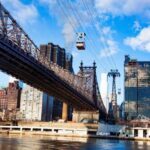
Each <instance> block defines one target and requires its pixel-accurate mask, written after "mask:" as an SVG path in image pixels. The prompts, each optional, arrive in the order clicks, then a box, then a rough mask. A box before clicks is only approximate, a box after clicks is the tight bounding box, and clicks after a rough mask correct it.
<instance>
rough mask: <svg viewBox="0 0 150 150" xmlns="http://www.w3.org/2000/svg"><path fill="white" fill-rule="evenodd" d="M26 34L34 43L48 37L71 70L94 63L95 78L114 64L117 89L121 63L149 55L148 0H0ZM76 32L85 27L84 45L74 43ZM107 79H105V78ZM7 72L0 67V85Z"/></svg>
mask: <svg viewBox="0 0 150 150" xmlns="http://www.w3.org/2000/svg"><path fill="white" fill-rule="evenodd" d="M1 2H2V3H3V5H4V6H5V7H6V8H7V9H8V10H9V11H10V12H11V14H12V16H13V17H14V18H15V19H16V20H17V21H18V22H19V24H20V25H21V26H22V27H23V29H24V30H25V31H26V32H27V33H28V35H29V36H30V37H31V39H32V40H33V41H34V42H35V43H36V44H37V45H38V46H39V45H40V44H44V43H45V44H46V43H48V42H53V43H54V44H59V45H60V46H61V47H64V48H66V50H67V51H68V52H70V53H72V54H73V56H74V62H73V65H74V70H75V72H77V71H78V67H79V64H80V62H81V60H83V62H84V64H85V65H92V63H93V61H94V60H95V61H96V63H97V77H98V80H99V83H100V74H101V73H102V72H106V73H107V72H108V71H109V70H110V69H116V68H117V69H118V70H119V71H120V73H121V77H120V78H118V80H117V85H118V87H117V88H121V89H122V95H121V96H120V97H119V100H118V101H119V103H120V102H121V101H122V100H123V62H124V55H126V54H129V55H130V56H131V57H132V58H137V59H138V60H150V21H149V20H150V0H80V1H79V0H1ZM76 32H85V33H86V35H87V37H86V50H85V51H78V50H77V49H76V47H75V42H76ZM110 81H111V80H110V79H109V82H110ZM7 82H8V76H7V75H6V74H3V73H1V72H0V86H6V85H7Z"/></svg>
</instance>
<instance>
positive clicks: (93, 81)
mask: <svg viewBox="0 0 150 150" xmlns="http://www.w3.org/2000/svg"><path fill="white" fill-rule="evenodd" d="M79 68H80V70H79V72H78V75H79V76H81V77H83V78H87V79H86V82H85V83H84V84H86V88H87V89H88V91H89V92H90V93H91V100H92V101H94V105H95V107H97V106H98V104H99V102H100V101H99V100H98V96H97V93H98V90H97V89H98V85H97V76H96V68H97V67H96V63H95V62H94V63H93V66H83V62H82V61H81V64H80V67H79ZM84 84H82V86H84ZM98 94H100V93H98ZM85 118H86V119H89V120H99V111H98V109H97V110H90V111H89V110H86V109H85V110H80V108H79V109H77V108H76V109H74V111H73V121H74V122H80V121H82V120H84V119H85Z"/></svg>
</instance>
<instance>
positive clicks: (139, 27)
mask: <svg viewBox="0 0 150 150" xmlns="http://www.w3.org/2000/svg"><path fill="white" fill-rule="evenodd" d="M133 29H134V30H135V31H136V32H137V31H139V30H140V29H141V25H140V23H139V22H138V21H134V24H133Z"/></svg>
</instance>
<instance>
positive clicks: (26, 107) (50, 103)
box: [20, 43, 73, 121]
mask: <svg viewBox="0 0 150 150" xmlns="http://www.w3.org/2000/svg"><path fill="white" fill-rule="evenodd" d="M40 55H42V56H43V57H44V58H48V60H49V61H51V62H53V63H56V64H57V65H59V66H61V67H62V68H64V69H67V70H69V71H70V72H73V68H72V59H73V58H72V55H69V54H67V53H66V52H65V49H63V48H61V47H59V46H58V45H54V44H52V43H48V44H44V45H41V46H40ZM62 106H63V103H62V102H61V101H60V100H58V99H57V98H54V97H52V96H49V95H48V94H46V93H44V92H42V91H39V90H37V89H35V88H33V87H31V86H29V85H27V86H26V87H25V88H24V89H23V90H22V95H21V107H20V111H21V115H22V118H21V119H23V120H38V121H51V120H57V119H59V118H61V117H62ZM68 110H69V112H70V113H69V115H68V118H71V109H70V107H69V109H68Z"/></svg>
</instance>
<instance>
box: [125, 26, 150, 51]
mask: <svg viewBox="0 0 150 150" xmlns="http://www.w3.org/2000/svg"><path fill="white" fill-rule="evenodd" d="M124 43H125V44H126V45H128V46H130V47H131V48H132V49H133V50H142V51H146V52H150V26H149V27H146V28H143V29H142V30H141V31H140V33H139V34H138V35H137V36H135V37H127V38H126V39H125V40H124Z"/></svg>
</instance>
